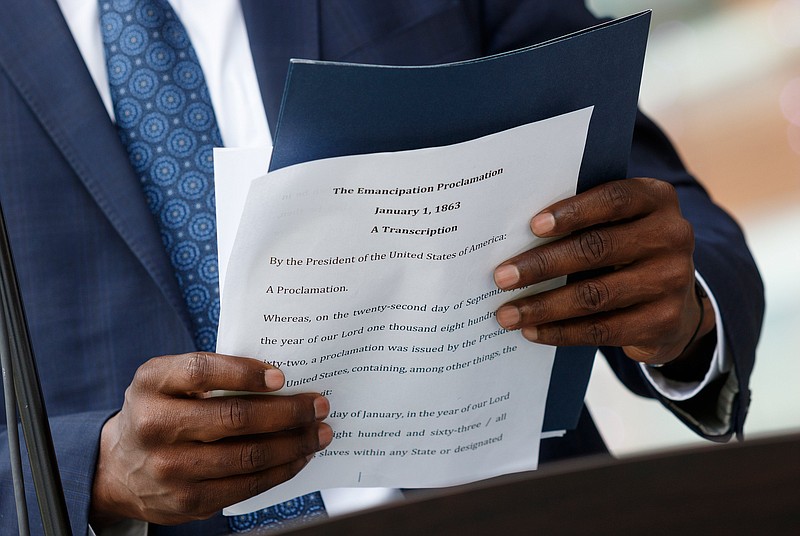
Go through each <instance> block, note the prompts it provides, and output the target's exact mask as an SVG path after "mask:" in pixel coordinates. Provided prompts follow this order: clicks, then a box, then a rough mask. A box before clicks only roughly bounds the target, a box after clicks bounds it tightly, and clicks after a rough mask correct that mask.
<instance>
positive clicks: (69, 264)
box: [0, 0, 763, 534]
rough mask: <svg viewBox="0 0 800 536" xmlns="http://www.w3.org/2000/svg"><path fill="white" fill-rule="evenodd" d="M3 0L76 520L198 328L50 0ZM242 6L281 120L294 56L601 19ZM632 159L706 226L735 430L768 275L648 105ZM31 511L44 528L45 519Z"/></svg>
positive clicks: (3, 498)
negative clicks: (122, 415)
mask: <svg viewBox="0 0 800 536" xmlns="http://www.w3.org/2000/svg"><path fill="white" fill-rule="evenodd" d="M6 4H7V5H4V16H3V17H0V202H2V204H3V209H4V211H5V215H6V218H7V225H8V229H9V233H10V235H11V244H12V247H13V250H14V255H15V260H16V264H17V271H18V273H19V276H20V284H21V288H22V294H23V299H24V302H25V308H26V314H27V316H28V321H29V324H30V330H31V336H32V339H33V347H34V351H35V352H36V357H37V361H38V366H39V372H40V374H41V381H42V386H43V389H44V392H45V399H46V403H47V408H48V411H49V413H50V415H51V417H52V419H51V422H52V425H53V437H54V442H55V445H56V450H57V452H58V456H59V464H60V469H61V474H62V479H63V481H64V485H65V488H66V491H67V501H68V508H69V511H70V519H71V522H72V526H73V531H74V532H75V534H82V533H84V531H85V530H86V524H87V518H88V512H89V499H90V493H91V480H92V477H93V473H94V467H95V463H96V455H97V448H98V439H99V434H100V429H101V428H102V425H103V423H104V422H105V420H106V419H108V418H109V417H110V416H111V415H113V413H114V412H115V411H116V410H117V408H119V407H120V405H121V403H122V400H123V395H124V390H125V388H126V387H127V385H128V384H129V382H130V381H131V379H132V378H133V375H134V373H135V371H136V368H137V367H138V366H139V365H141V363H143V362H144V361H145V360H147V359H148V358H150V357H152V356H156V355H165V354H176V353H183V352H187V351H191V350H192V349H193V343H192V340H191V337H190V334H189V333H190V332H189V329H188V321H187V314H186V311H185V308H184V306H183V303H182V300H181V298H180V294H179V292H178V289H177V284H176V283H175V278H174V275H173V273H172V268H171V266H170V262H169V259H167V258H166V254H165V253H164V248H163V246H162V245H161V240H160V235H159V232H158V229H157V227H156V224H155V222H154V219H153V218H152V216H151V215H150V213H149V211H148V209H147V206H146V203H145V200H144V196H143V194H142V191H141V188H140V186H139V181H138V179H137V177H136V175H135V174H134V173H133V170H132V168H131V166H130V164H129V162H128V160H127V155H126V154H125V151H124V149H122V147H121V144H120V143H119V141H118V138H117V135H116V132H115V129H114V127H113V125H112V124H111V122H110V121H109V118H108V115H107V113H106V110H105V108H104V107H103V104H102V102H101V101H100V99H99V97H98V95H97V92H96V89H95V88H94V84H93V81H92V79H91V77H90V76H89V74H88V72H87V70H86V67H85V65H84V64H83V61H82V58H81V56H80V53H79V52H78V50H77V47H76V46H75V44H74V42H73V39H72V36H71V34H70V31H69V28H68V27H67V25H66V23H65V22H64V20H63V17H62V16H61V14H60V12H59V10H58V7H57V5H56V3H55V2H52V1H51V0H29V1H26V2H7V3H6ZM242 7H243V11H244V14H245V18H246V23H247V28H248V35H249V39H250V43H251V48H252V51H253V58H254V62H255V66H256V71H257V74H258V78H259V82H260V85H261V89H262V93H263V97H264V102H265V107H266V109H267V114H268V118H269V120H270V122H271V126H272V127H273V128H274V126H275V125H274V122H275V119H276V118H277V113H278V106H279V99H280V95H281V92H282V88H283V82H284V78H285V72H286V68H287V64H288V60H289V58H290V57H306V58H319V59H331V60H346V61H360V62H368V63H369V62H372V63H387V64H392V63H394V64H425V63H428V64H430V63H440V62H447V61H458V60H463V59H467V58H473V57H476V56H480V55H485V54H493V53H497V52H501V51H504V50H508V49H512V48H516V47H520V46H524V45H528V44H533V43H536V42H541V41H543V40H546V39H549V38H552V37H556V36H559V35H563V34H566V33H569V32H572V31H575V30H578V29H580V28H584V27H586V26H589V25H592V24H595V23H596V22H597V20H596V19H595V18H594V17H593V16H592V15H591V14H590V13H589V12H588V11H587V10H586V9H585V7H584V6H583V3H582V2H579V1H575V0H550V1H545V0H540V1H536V2H533V1H525V0H490V1H488V0H487V1H485V2H484V1H480V0H461V1H458V0H391V1H389V0H386V1H380V2H376V1H374V0H326V1H325V2H317V1H316V0H294V1H292V2H284V1H282V0H242ZM630 173H631V175H644V176H653V177H658V178H661V179H664V180H668V181H669V182H671V183H672V184H673V185H675V187H676V189H677V190H678V193H679V196H680V200H681V206H682V210H683V212H684V215H685V216H686V218H687V219H689V221H691V222H692V224H693V225H694V227H695V234H696V241H697V249H696V253H695V260H696V265H697V268H698V270H699V271H700V272H701V273H702V274H703V276H704V278H705V279H706V281H707V282H708V283H709V285H710V286H711V288H712V290H713V292H714V294H715V296H716V297H717V301H718V302H719V304H720V307H721V309H722V314H723V317H724V321H725V324H726V326H727V327H728V329H727V336H728V340H727V343H728V347H729V348H730V349H731V353H732V357H733V360H734V363H735V373H734V374H733V375H732V376H731V378H733V380H734V381H733V383H730V384H727V383H726V385H727V386H728V388H730V389H732V391H731V392H732V393H735V395H734V396H733V398H732V400H733V403H732V406H731V408H730V409H731V411H732V414H733V415H734V419H733V421H732V422H733V429H735V430H741V426H742V423H743V422H744V415H745V413H746V409H747V403H748V401H749V391H748V389H747V382H748V379H749V375H750V371H751V369H752V365H753V356H754V348H755V342H756V339H757V337H758V332H759V326H760V322H761V315H762V312H763V302H762V288H761V283H760V280H759V278H758V273H757V271H756V269H755V266H754V263H753V261H752V259H751V258H750V254H749V252H748V250H747V247H746V245H745V243H744V240H743V238H742V235H741V232H740V230H739V228H738V227H737V226H736V224H735V223H734V222H733V221H732V220H731V219H730V217H728V216H727V215H726V214H725V213H724V212H722V211H721V210H720V209H719V208H717V207H716V206H715V205H714V204H713V203H712V202H711V201H710V200H709V198H708V196H707V195H706V194H705V192H704V191H703V189H702V188H701V187H700V186H699V185H698V184H697V182H696V181H695V180H694V179H693V178H692V177H691V176H690V175H689V174H688V173H686V171H685V169H684V167H683V166H682V164H681V163H680V161H679V159H678V158H677V156H676V155H675V153H674V151H673V149H672V148H671V146H670V144H669V142H668V141H667V140H666V139H665V138H664V136H663V134H661V132H660V131H659V130H658V129H657V128H656V127H655V126H653V125H652V124H651V123H650V122H649V121H648V120H647V119H646V118H644V117H640V120H639V123H638V125H637V131H636V136H635V141H634V146H633V152H632V157H631V164H630ZM608 355H609V360H610V362H611V363H612V365H613V366H614V368H615V370H616V372H617V373H618V375H619V376H620V377H621V378H622V379H623V381H625V383H626V384H627V385H628V386H629V387H630V388H632V389H633V390H634V391H635V392H639V393H642V394H647V395H649V396H653V395H654V393H652V391H651V390H650V388H649V387H648V385H647V384H646V383H645V382H644V380H643V379H642V377H641V375H640V373H639V371H638V368H637V367H636V365H635V364H634V363H631V362H630V361H629V360H627V359H624V358H623V357H622V356H621V355H620V353H619V352H618V351H615V350H613V349H611V350H609V351H608ZM718 389H721V387H718ZM712 395H713V393H712ZM703 401H704V400H703V399H702V397H701V400H700V402H701V403H700V404H697V405H698V406H700V407H699V409H698V408H696V407H692V406H687V405H684V407H679V406H677V405H674V404H671V403H669V402H667V401H665V403H667V404H668V406H669V407H670V409H671V410H673V411H675V412H676V413H677V414H679V415H681V418H684V419H685V420H687V422H690V425H692V426H693V427H694V428H695V429H697V430H698V431H700V432H701V433H702V429H700V428H698V426H697V425H696V423H695V422H693V419H694V421H697V420H698V419H696V418H695V417H691V418H689V417H686V415H689V416H692V415H696V416H698V415H699V419H702V416H703V414H704V413H708V411H707V409H706V408H707V407H709V406H708V404H707V403H705V404H703V403H702V402H703ZM712 405H713V406H715V404H712ZM730 431H731V430H727V431H724V432H723V433H722V434H721V435H722V436H725V435H726V434H729V433H730ZM5 436H6V434H5V432H4V429H2V430H0V520H2V521H3V523H6V522H9V523H10V520H12V519H14V515H15V514H14V505H13V494H12V493H10V487H11V483H10V482H11V477H10V469H9V464H8V451H7V447H6V437H5ZM28 486H29V489H32V487H31V484H30V482H28ZM30 504H31V505H32V506H33V505H35V501H31V502H30ZM32 510H33V513H32V516H31V517H32V521H33V523H34V529H33V530H34V533H37V532H41V528H40V526H39V525H37V523H38V522H37V519H36V514H35V508H33V509H32ZM165 533H166V532H165Z"/></svg>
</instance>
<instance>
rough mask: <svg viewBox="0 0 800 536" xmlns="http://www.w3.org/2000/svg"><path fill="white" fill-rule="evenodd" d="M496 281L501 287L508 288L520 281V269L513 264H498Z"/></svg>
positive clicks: (495, 273) (495, 275) (495, 274)
mask: <svg viewBox="0 0 800 536" xmlns="http://www.w3.org/2000/svg"><path fill="white" fill-rule="evenodd" d="M494 282H495V283H496V284H497V286H498V287H500V288H508V287H512V286H514V285H516V284H517V283H518V282H519V270H517V267H516V266H514V265H513V264H504V265H502V266H498V267H497V268H496V269H495V271H494Z"/></svg>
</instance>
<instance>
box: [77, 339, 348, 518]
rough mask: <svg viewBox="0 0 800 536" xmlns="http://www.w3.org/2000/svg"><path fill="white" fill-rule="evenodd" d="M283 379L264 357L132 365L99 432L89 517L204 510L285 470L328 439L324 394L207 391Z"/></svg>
mask: <svg viewBox="0 0 800 536" xmlns="http://www.w3.org/2000/svg"><path fill="white" fill-rule="evenodd" d="M283 383H284V376H283V373H282V372H280V370H278V369H276V368H275V367H273V366H271V365H268V364H265V363H263V362H261V361H258V360H255V359H244V358H241V357H230V356H223V355H218V354H210V353H200V352H198V353H193V354H184V355H178V356H164V357H156V358H154V359H151V360H150V361H148V362H147V363H145V364H144V365H142V366H141V367H139V370H137V372H136V375H135V376H134V379H133V382H132V383H131V385H130V386H129V387H128V389H127V391H126V392H125V402H124V404H123V406H122V410H120V412H119V413H117V414H116V415H115V416H114V417H112V418H111V419H110V420H109V421H108V422H107V423H106V424H105V426H104V427H103V430H102V433H101V437H100V454H99V456H98V461H97V468H96V472H95V478H94V484H93V488H92V506H91V513H90V521H91V523H92V524H93V525H96V527H95V528H98V527H102V526H107V525H109V524H112V523H115V522H117V521H119V520H121V519H125V518H128V519H141V520H144V521H149V522H153V523H158V524H177V523H184V522H187V521H192V520H196V519H205V518H208V517H210V516H211V515H213V514H214V513H215V512H217V511H219V510H220V509H221V508H223V507H225V506H228V505H231V504H234V503H236V502H239V501H242V500H244V499H247V498H250V497H252V496H254V495H257V494H258V493H261V492H263V491H265V490H267V489H269V488H272V487H274V486H276V485H278V484H280V483H282V482H284V481H286V480H288V479H290V478H292V477H293V476H294V475H296V474H297V473H298V472H299V471H300V470H301V469H302V468H303V467H305V465H306V464H307V463H308V461H309V460H310V459H311V457H312V456H313V454H314V453H315V452H317V451H319V450H322V449H323V448H325V447H326V446H328V444H329V443H330V441H331V439H332V436H333V431H332V430H331V427H330V426H328V425H327V424H325V423H322V422H321V420H322V419H324V418H326V417H327V416H328V412H329V410H330V405H329V403H328V400H327V399H326V398H324V397H322V396H321V395H319V394H313V393H307V394H299V395H294V396H274V395H273V396H264V395H248V396H224V397H209V395H208V393H209V392H210V391H213V390H218V389H223V390H229V391H249V392H254V393H261V392H263V393H266V392H270V391H275V390H277V389H280V388H281V387H282V386H283Z"/></svg>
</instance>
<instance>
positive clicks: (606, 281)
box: [494, 179, 714, 364]
mask: <svg viewBox="0 0 800 536" xmlns="http://www.w3.org/2000/svg"><path fill="white" fill-rule="evenodd" d="M531 230H532V231H533V233H534V234H536V235H537V236H539V237H543V238H555V237H560V238H557V239H556V240H554V241H552V242H550V243H548V244H545V245H542V246H540V247H537V248H535V249H532V250H530V251H527V252H525V253H522V254H521V255H518V256H516V257H514V258H512V259H509V260H508V261H506V262H504V263H503V264H501V265H500V266H498V267H497V269H496V270H495V273H494V278H495V282H496V283H497V285H498V287H500V288H503V289H513V288H520V287H525V286H528V285H532V284H534V283H539V282H541V281H546V280H548V279H552V278H554V277H558V276H564V275H570V274H581V275H580V276H579V280H576V281H572V282H571V283H570V284H568V285H566V286H564V287H561V288H558V289H555V290H551V291H548V292H544V293H542V294H538V295H536V296H531V297H527V298H521V299H518V300H515V301H513V302H510V303H508V304H505V305H503V306H502V307H500V308H499V309H498V310H497V321H498V322H499V323H500V325H501V326H503V327H505V328H506V329H521V330H522V335H523V336H524V337H525V338H527V339H529V340H531V341H535V342H539V343H543V344H551V345H558V346H574V345H589V346H621V347H623V350H624V351H625V353H626V355H627V356H628V357H630V358H631V359H634V360H636V361H641V362H645V363H648V364H663V363H667V362H670V361H672V360H674V359H676V358H678V357H680V356H681V354H682V353H683V354H689V353H690V352H683V350H684V349H685V348H686V347H687V345H689V344H690V342H694V341H695V340H698V339H700V338H701V337H702V336H703V335H705V334H706V333H708V332H710V331H711V330H712V329H713V327H714V313H713V309H712V307H711V305H710V303H707V302H708V300H700V303H698V297H697V296H696V294H695V289H694V284H695V277H694V263H693V260H692V253H693V251H694V234H693V232H692V227H691V225H690V224H689V222H687V221H686V220H685V219H684V218H683V217H682V216H681V212H680V207H679V205H678V198H677V195H676V194H675V190H674V189H673V187H672V186H671V185H670V184H668V183H666V182H662V181H658V180H655V179H627V180H621V181H615V182H609V183H606V184H603V185H601V186H598V187H596V188H593V189H591V190H589V191H586V192H584V193H581V194H579V195H576V196H574V197H571V198H569V199H566V200H564V201H560V202H557V203H555V204H553V205H551V206H550V207H548V208H546V209H544V210H543V211H542V212H540V213H539V214H537V215H536V216H534V218H533V219H532V220H531ZM583 272H592V273H589V274H583ZM701 307H704V308H705V314H704V315H703V321H702V325H701V326H700V327H699V329H698V324H699V323H700V320H701V309H700V308H701Z"/></svg>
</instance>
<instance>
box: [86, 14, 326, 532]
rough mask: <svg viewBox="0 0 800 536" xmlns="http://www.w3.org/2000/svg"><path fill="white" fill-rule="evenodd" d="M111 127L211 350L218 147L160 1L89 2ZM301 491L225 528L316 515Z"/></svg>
mask: <svg viewBox="0 0 800 536" xmlns="http://www.w3.org/2000/svg"><path fill="white" fill-rule="evenodd" d="M99 3H100V25H101V28H102V35H103V47H104V49H105V55H106V63H107V65H108V78H109V84H110V86H111V98H112V101H113V103H114V113H115V115H116V118H117V130H118V132H119V136H120V139H121V140H122V144H123V145H124V146H125V148H126V150H127V151H128V156H129V157H130V160H131V164H132V165H133V168H134V170H135V171H136V173H137V174H138V175H139V178H140V180H141V183H142V188H143V189H144V194H145V198H146V199H147V205H148V207H149V208H150V211H151V212H152V213H153V215H154V216H155V218H156V221H157V222H158V225H159V228H160V229H161V238H162V241H163V242H164V247H165V248H166V250H167V253H168V255H169V258H170V260H171V261H172V266H173V268H174V269H175V277H176V278H177V280H178V286H179V287H180V289H181V293H182V294H183V298H184V300H185V301H186V306H187V309H188V311H189V313H190V315H191V319H192V328H193V337H194V341H195V344H196V345H197V348H198V349H200V350H205V351H213V350H214V349H215V348H216V338H217V324H218V322H219V277H218V274H217V266H218V263H217V241H216V240H217V232H216V217H215V212H214V210H215V204H214V184H213V172H214V167H213V160H212V158H213V152H212V150H213V148H214V147H221V146H222V138H221V136H220V133H219V129H218V128H217V120H216V117H215V115H214V109H213V108H212V106H211V99H210V97H209V94H208V87H207V86H206V82H205V77H204V76H203V71H202V70H201V68H200V63H199V62H198V60H197V55H196V54H195V51H194V48H193V47H192V45H191V43H190V41H189V35H188V34H187V33H186V29H185V28H184V27H183V24H181V22H180V20H179V18H178V16H177V14H176V13H175V11H174V10H173V9H172V6H170V5H169V3H168V2H167V1H166V0H99ZM325 515H326V514H325V507H324V505H323V502H322V497H321V496H320V494H319V493H318V492H317V493H311V494H309V495H305V496H303V497H298V498H296V499H293V500H291V501H287V502H285V503H282V504H278V505H276V506H272V507H270V508H265V509H263V510H260V511H257V512H253V513H251V514H246V515H240V516H234V517H231V518H230V519H229V524H230V528H231V530H232V531H233V532H248V531H251V530H254V529H258V530H259V531H260V530H275V529H281V528H285V527H286V526H288V525H291V524H294V523H298V522H302V521H305V520H308V519H312V518H316V517H320V516H325Z"/></svg>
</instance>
